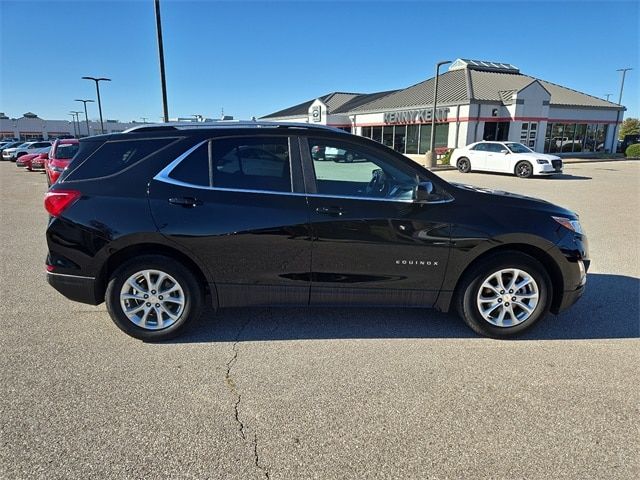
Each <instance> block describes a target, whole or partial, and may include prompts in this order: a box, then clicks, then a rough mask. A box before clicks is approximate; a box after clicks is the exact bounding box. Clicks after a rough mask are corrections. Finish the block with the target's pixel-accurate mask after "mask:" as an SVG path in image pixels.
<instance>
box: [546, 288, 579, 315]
mask: <svg viewBox="0 0 640 480" xmlns="http://www.w3.org/2000/svg"><path fill="white" fill-rule="evenodd" d="M585 289H586V284H584V285H581V286H579V287H578V288H576V289H575V290H571V291H568V292H564V293H563V295H562V300H561V301H560V304H559V305H558V306H557V307H556V308H555V309H554V310H555V311H554V312H553V313H560V312H563V311H565V310H566V309H568V308H569V307H570V306H572V305H573V304H574V303H576V302H577V301H578V300H580V297H582V295H583V294H584V291H585Z"/></svg>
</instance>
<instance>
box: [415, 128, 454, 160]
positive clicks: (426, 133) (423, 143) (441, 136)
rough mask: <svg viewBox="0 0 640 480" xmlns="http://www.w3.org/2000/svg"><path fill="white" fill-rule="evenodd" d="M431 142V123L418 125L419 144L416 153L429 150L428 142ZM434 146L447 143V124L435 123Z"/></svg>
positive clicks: (446, 144)
mask: <svg viewBox="0 0 640 480" xmlns="http://www.w3.org/2000/svg"><path fill="white" fill-rule="evenodd" d="M430 142H431V124H430V123H423V124H422V125H420V145H419V151H418V153H427V152H428V151H429V143H430ZM435 143H436V147H447V146H448V145H449V124H448V123H437V124H436V138H435Z"/></svg>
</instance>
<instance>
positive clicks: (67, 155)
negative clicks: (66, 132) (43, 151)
mask: <svg viewBox="0 0 640 480" xmlns="http://www.w3.org/2000/svg"><path fill="white" fill-rule="evenodd" d="M79 147H80V142H79V141H78V140H77V139H75V138H64V139H58V140H56V141H55V142H53V145H52V146H51V150H50V151H49V159H48V160H46V161H45V164H44V168H45V170H46V172H47V183H48V184H49V186H51V185H53V184H54V183H56V180H58V177H59V176H60V174H61V173H62V171H63V170H64V169H65V168H67V165H69V163H71V159H72V158H73V156H74V155H75V154H76V152H77V151H78V148H79Z"/></svg>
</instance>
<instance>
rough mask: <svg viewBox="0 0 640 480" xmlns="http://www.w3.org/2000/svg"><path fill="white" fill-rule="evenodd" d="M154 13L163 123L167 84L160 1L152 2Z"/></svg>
mask: <svg viewBox="0 0 640 480" xmlns="http://www.w3.org/2000/svg"><path fill="white" fill-rule="evenodd" d="M154 6H155V11H156V33H157V34H158V58H159V60H160V84H161V86H162V118H163V121H164V122H165V123H167V122H168V121H169V108H168V107H167V82H166V80H165V75H164V46H163V45H162V21H161V20H160V0H155V1H154Z"/></svg>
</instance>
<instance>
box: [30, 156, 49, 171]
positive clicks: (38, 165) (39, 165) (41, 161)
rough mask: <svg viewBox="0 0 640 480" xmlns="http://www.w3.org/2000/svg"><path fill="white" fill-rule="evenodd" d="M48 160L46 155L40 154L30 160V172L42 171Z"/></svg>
mask: <svg viewBox="0 0 640 480" xmlns="http://www.w3.org/2000/svg"><path fill="white" fill-rule="evenodd" d="M48 159H49V154H48V153H41V154H40V155H38V156H36V157H35V158H33V159H32V160H31V170H44V166H45V164H46V163H47V160H48Z"/></svg>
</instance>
